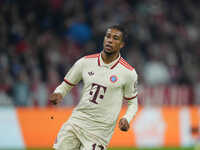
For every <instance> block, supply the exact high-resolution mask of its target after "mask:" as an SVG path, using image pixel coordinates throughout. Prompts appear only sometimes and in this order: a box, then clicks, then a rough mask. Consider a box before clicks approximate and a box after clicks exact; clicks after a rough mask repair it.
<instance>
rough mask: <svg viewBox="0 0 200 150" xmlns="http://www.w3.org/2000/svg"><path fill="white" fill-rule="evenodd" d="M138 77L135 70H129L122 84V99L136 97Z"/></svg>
mask: <svg viewBox="0 0 200 150" xmlns="http://www.w3.org/2000/svg"><path fill="white" fill-rule="evenodd" d="M137 82H138V77H137V73H136V71H135V70H133V71H132V72H131V74H130V75H129V77H128V78H127V82H126V84H125V86H124V99H125V100H131V99H134V98H136V97H137Z"/></svg>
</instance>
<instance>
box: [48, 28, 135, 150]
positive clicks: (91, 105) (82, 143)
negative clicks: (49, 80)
mask: <svg viewBox="0 0 200 150" xmlns="http://www.w3.org/2000/svg"><path fill="white" fill-rule="evenodd" d="M125 39H126V33H125V30H124V28H123V27H122V26H121V25H114V26H111V27H110V28H108V29H107V31H106V35H105V37H104V42H103V50H102V51H101V53H98V54H93V55H89V56H85V57H83V58H81V59H79V60H78V61H77V62H76V63H75V64H74V65H73V67H72V68H71V69H70V70H69V72H68V73H67V74H66V76H65V77H64V81H63V82H62V83H61V84H60V85H59V86H58V87H57V88H56V89H55V91H54V93H53V94H52V95H51V97H50V101H51V102H52V103H53V104H57V103H59V102H60V101H61V100H62V99H63V97H64V96H65V95H66V94H67V93H68V92H69V91H70V89H71V88H72V87H73V86H75V85H76V84H77V83H78V82H79V81H80V80H83V83H84V86H83V91H82V97H81V99H80V102H79V104H78V105H77V106H76V108H75V109H74V110H73V112H72V115H71V117H70V118H69V120H68V121H67V122H65V123H64V124H63V126H62V128H61V129H60V131H59V133H58V136H57V142H56V143H55V144H54V148H55V149H56V150H106V147H107V146H108V143H109V141H110V139H111V136H112V134H113V131H114V128H115V126H116V122H117V119H118V115H119V113H120V110H121V107H122V103H123V99H125V100H127V101H128V109H127V111H126V114H125V115H124V116H123V117H122V118H121V119H120V121H119V128H120V130H121V131H128V129H129V123H130V121H131V119H132V118H133V116H134V115H135V114H136V111H137V88H136V84H137V74H136V71H135V69H134V68H133V67H132V66H131V65H129V64H128V63H127V62H126V61H125V60H124V59H123V58H122V57H121V56H120V49H121V48H123V47H124V44H125Z"/></svg>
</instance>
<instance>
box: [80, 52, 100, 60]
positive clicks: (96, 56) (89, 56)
mask: <svg viewBox="0 0 200 150" xmlns="http://www.w3.org/2000/svg"><path fill="white" fill-rule="evenodd" d="M99 56H100V53H96V54H90V55H86V56H85V57H84V58H85V59H91V58H98V57H99Z"/></svg>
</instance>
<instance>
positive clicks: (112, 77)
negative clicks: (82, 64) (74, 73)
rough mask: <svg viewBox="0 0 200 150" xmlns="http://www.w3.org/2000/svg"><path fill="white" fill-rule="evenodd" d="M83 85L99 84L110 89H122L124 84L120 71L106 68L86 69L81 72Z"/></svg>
mask: <svg viewBox="0 0 200 150" xmlns="http://www.w3.org/2000/svg"><path fill="white" fill-rule="evenodd" d="M82 76H83V81H84V83H85V84H88V85H90V84H93V83H95V84H100V85H103V86H106V87H110V88H118V87H122V86H123V85H124V84H125V80H126V79H125V77H124V75H123V73H122V72H120V70H117V69H110V68H106V67H97V68H94V67H87V68H84V71H83V74H82Z"/></svg>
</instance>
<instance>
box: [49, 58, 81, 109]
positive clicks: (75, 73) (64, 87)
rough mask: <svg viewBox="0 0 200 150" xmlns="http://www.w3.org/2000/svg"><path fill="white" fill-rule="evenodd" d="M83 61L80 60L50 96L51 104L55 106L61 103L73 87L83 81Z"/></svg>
mask: <svg viewBox="0 0 200 150" xmlns="http://www.w3.org/2000/svg"><path fill="white" fill-rule="evenodd" d="M83 59H84V58H81V59H79V60H78V61H77V62H76V63H75V64H74V65H73V66H72V68H71V69H70V70H69V71H68V73H67V74H66V75H65V77H64V81H63V82H62V83H61V84H60V85H59V86H58V87H57V88H56V89H55V91H54V92H53V93H52V94H51V96H50V102H51V103H52V104H54V105H56V104H58V103H59V102H61V100H62V99H63V97H64V96H65V95H67V93H69V91H70V90H71V89H72V87H73V86H75V85H76V84H77V83H78V82H79V81H80V80H81V79H82V68H83V67H82V65H83Z"/></svg>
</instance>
